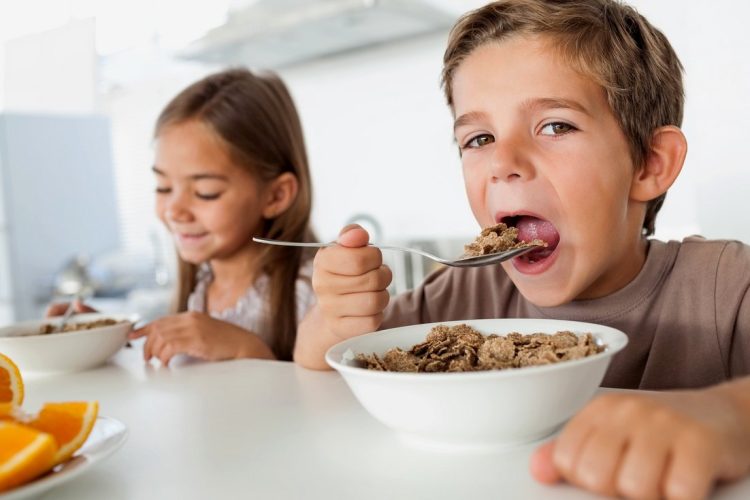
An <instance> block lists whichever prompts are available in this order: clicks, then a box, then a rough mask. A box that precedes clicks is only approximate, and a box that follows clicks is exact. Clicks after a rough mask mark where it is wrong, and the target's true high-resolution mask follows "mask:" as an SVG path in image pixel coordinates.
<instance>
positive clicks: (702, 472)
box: [663, 433, 718, 498]
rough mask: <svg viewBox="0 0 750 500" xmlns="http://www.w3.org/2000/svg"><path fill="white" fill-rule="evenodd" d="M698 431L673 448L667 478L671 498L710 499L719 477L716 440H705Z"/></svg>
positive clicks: (666, 494)
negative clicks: (709, 496) (711, 441)
mask: <svg viewBox="0 0 750 500" xmlns="http://www.w3.org/2000/svg"><path fill="white" fill-rule="evenodd" d="M696 434H697V433H685V435H684V437H682V438H681V439H678V440H677V441H676V444H674V445H673V448H672V456H671V462H670V464H669V467H668V468H667V472H666V477H665V481H664V492H663V494H664V496H666V497H667V498H707V497H708V494H709V492H710V491H711V488H712V487H713V483H714V480H715V478H716V466H717V455H718V454H717V453H715V450H714V449H712V445H715V443H710V444H709V443H705V442H704V443H701V440H700V437H697V436H696Z"/></svg>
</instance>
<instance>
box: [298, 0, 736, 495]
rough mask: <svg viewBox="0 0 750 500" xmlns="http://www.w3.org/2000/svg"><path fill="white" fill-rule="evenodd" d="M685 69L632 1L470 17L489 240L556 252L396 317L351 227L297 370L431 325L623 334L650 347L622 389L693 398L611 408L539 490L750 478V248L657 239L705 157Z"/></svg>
mask: <svg viewBox="0 0 750 500" xmlns="http://www.w3.org/2000/svg"><path fill="white" fill-rule="evenodd" d="M681 70H682V67H681V65H680V62H679V60H678V58H677V56H676V54H675V53H674V51H673V49H672V47H671V46H670V44H669V42H668V41H667V40H666V38H665V37H664V35H662V34H661V33H660V32H659V31H658V30H656V29H655V28H654V27H653V26H651V25H650V24H649V23H648V22H647V21H646V20H645V19H644V18H643V17H641V16H640V15H639V14H638V13H637V12H635V11H634V10H633V9H632V8H630V7H627V6H624V5H621V4H619V3H616V2H615V1H613V0H578V1H562V2H561V1H552V0H502V1H499V2H495V3H492V4H489V5H487V6H485V7H482V8H480V9H477V10H476V11H474V12H471V13H469V14H467V15H466V16H464V18H462V19H461V20H460V21H459V22H458V24H457V25H456V26H455V27H454V29H453V31H452V33H451V37H450V40H449V43H448V48H447V50H446V53H445V57H444V69H443V84H444V87H445V92H446V96H447V98H448V104H449V105H450V107H451V110H452V112H453V116H454V118H455V138H456V141H457V144H458V146H459V148H460V154H461V159H462V164H463V173H464V179H465V184H466V191H467V195H468V198H469V203H470V205H471V208H472V211H473V213H474V216H475V217H476V219H477V221H478V222H479V224H480V225H481V226H482V227H487V226H490V225H493V224H495V223H497V222H506V223H508V224H510V225H513V226H515V227H517V228H518V231H519V238H520V239H522V240H531V239H533V238H540V239H543V240H544V241H545V242H546V243H547V247H546V248H543V249H541V250H538V251H533V252H530V253H527V254H525V255H524V256H521V257H517V258H515V259H513V261H511V262H504V263H503V264H502V269H501V268H500V267H498V266H490V267H483V268H471V269H442V270H440V271H438V272H436V273H434V274H433V275H431V276H430V277H428V278H427V280H426V282H425V283H424V284H423V285H422V286H420V287H419V288H418V289H416V290H414V291H412V292H409V293H407V294H405V295H402V296H400V297H398V298H396V299H395V300H394V301H393V302H392V303H391V304H390V305H389V306H388V308H387V309H386V306H387V305H388V301H389V298H388V293H387V292H386V287H387V286H388V284H389V283H390V279H391V274H390V271H389V270H388V269H387V268H386V267H384V266H383V265H382V259H381V254H380V252H379V251H378V250H377V249H375V248H371V247H366V246H365V245H366V243H367V239H368V235H367V233H366V232H364V231H363V230H362V229H361V228H358V227H354V228H345V229H344V231H342V234H341V235H340V237H339V245H338V246H336V247H331V248H327V249H323V250H321V251H320V252H319V253H318V255H317V257H316V260H315V270H314V274H313V286H314V288H315V290H316V293H317V295H318V306H317V307H316V308H314V309H313V310H312V311H311V313H310V314H309V315H308V317H307V318H306V319H305V320H304V321H303V323H302V324H301V325H300V329H299V333H298V339H297V346H296V351H295V359H296V360H297V361H298V362H299V363H300V364H302V365H304V366H308V367H311V368H320V369H322V368H325V362H324V360H323V353H324V352H325V350H326V349H327V348H328V347H329V346H331V345H332V344H334V343H336V342H339V341H341V340H343V339H345V338H347V337H351V336H354V335H359V334H363V333H366V332H370V331H374V330H377V329H378V328H390V327H394V326H398V325H404V324H413V323H427V322H436V321H448V320H460V319H470V318H490V317H497V318H501V317H550V318H558V319H568V320H580V321H590V322H595V323H601V324H605V325H610V326H613V327H615V328H618V329H620V330H623V331H624V332H626V333H627V334H628V336H629V339H630V343H629V345H628V347H627V348H626V349H625V350H624V351H623V352H622V353H620V355H618V356H617V357H616V358H615V359H614V360H613V362H612V365H611V367H610V369H609V371H608V373H607V375H606V377H605V380H604V385H606V386H610V387H619V388H631V389H639V388H640V389H691V390H689V391H687V390H685V391H680V392H661V393H655V392H653V393H642V394H641V393H632V394H629V393H612V394H607V395H604V396H601V397H599V398H597V399H595V400H594V401H592V402H591V403H590V404H589V405H588V406H587V407H586V408H584V409H583V410H582V411H581V412H580V413H579V414H578V415H577V416H576V417H574V418H573V419H572V420H571V421H570V422H569V423H568V425H567V426H566V427H565V429H564V430H563V431H562V433H561V434H560V436H559V437H558V438H557V439H556V440H555V441H553V442H550V443H547V444H545V445H543V446H542V447H541V448H540V449H539V450H537V453H536V454H535V456H534V457H533V459H532V464H531V468H532V474H533V475H534V476H535V477H536V478H537V479H538V480H540V481H543V482H549V483H552V482H555V481H558V480H560V479H565V480H567V481H569V482H570V483H573V484H575V485H578V486H580V487H583V488H586V489H589V490H592V491H594V492H597V493H601V494H607V495H621V496H625V497H631V498H654V497H668V498H702V497H704V496H706V495H708V493H709V491H710V489H711V487H712V485H713V483H714V482H715V481H717V480H731V479H735V478H738V477H741V476H743V475H745V474H747V473H748V471H749V470H750V377H747V375H748V373H749V372H750V293H749V292H748V290H749V289H750V247H748V246H746V245H743V244H741V243H739V242H733V241H706V240H703V239H701V238H688V239H686V240H684V241H682V242H676V241H670V242H668V243H665V242H661V241H657V240H649V239H647V236H649V235H651V234H653V231H654V220H655V216H656V214H657V212H658V211H659V208H660V207H661V204H662V202H663V200H664V196H665V193H666V191H667V189H668V188H669V187H670V186H671V185H672V183H673V182H674V180H675V178H676V177H677V175H678V174H679V173H680V170H681V168H682V164H683V161H684V158H685V154H686V151H687V143H686V140H685V138H684V136H683V134H682V132H681V131H680V129H679V128H678V127H679V126H680V124H681V121H682V109H683V87H682V75H681ZM732 378H734V380H731V381H728V380H729V379H732Z"/></svg>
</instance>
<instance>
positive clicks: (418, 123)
mask: <svg viewBox="0 0 750 500" xmlns="http://www.w3.org/2000/svg"><path fill="white" fill-rule="evenodd" d="M483 3H484V2H483V1H480V0H422V1H419V0H380V1H377V0H255V1H252V0H192V1H191V2H180V1H177V0H130V1H128V2H124V1H114V0H102V1H94V0H67V1H60V0H1V1H0V44H1V45H2V50H0V325H3V324H6V323H9V322H11V321H18V320H23V319H30V318H34V317H37V316H39V315H41V314H43V310H44V306H45V305H46V304H47V303H48V302H49V301H50V300H52V299H53V298H54V297H62V298H64V297H65V295H66V294H72V293H76V292H79V291H81V292H83V293H84V294H87V295H88V296H90V297H91V298H90V299H89V300H90V302H92V303H93V304H94V305H96V306H98V307H100V308H102V309H105V310H110V311H114V310H117V311H128V312H137V313H139V314H141V315H142V316H143V317H144V318H145V319H148V318H152V317H154V316H156V315H159V314H161V313H163V312H164V311H165V310H166V307H167V304H168V301H169V297H170V290H171V284H172V265H173V252H172V248H171V242H170V241H169V239H168V237H167V236H166V233H165V232H164V231H163V230H162V229H161V228H160V226H159V225H158V224H157V221H156V219H155V217H154V215H153V188H154V184H153V178H152V174H151V172H150V165H151V162H152V154H153V151H152V145H151V133H152V126H153V123H154V120H155V118H156V116H157V114H158V112H159V111H160V109H161V108H162V106H163V105H164V104H165V103H166V101H167V100H168V99H169V98H171V97H172V96H173V95H174V94H175V93H176V92H178V91H179V90H180V89H182V88H183V87H184V86H185V85H187V84H188V83H190V82H192V81H194V80H195V79H197V78H200V77H202V76H204V75H205V74H207V73H209V72H212V71H214V70H217V69H219V68H222V67H225V66H227V65H238V64H244V65H247V66H250V67H251V68H272V69H275V70H276V71H278V72H279V73H280V74H281V76H282V77H283V78H284V79H285V80H286V82H287V84H288V85H289V87H290V90H291V92H292V94H293V96H294V98H295V100H296V103H297V105H298V108H299V111H300V114H301V118H302V121H303V126H304V128H305V134H306V140H307V146H308V151H309V155H310V160H311V168H312V172H313V181H314V188H315V208H314V212H313V223H314V227H315V229H316V231H317V234H318V236H319V238H321V239H323V240H330V239H333V238H335V236H336V234H337V232H338V230H339V228H340V227H341V226H342V225H344V224H345V223H347V222H349V221H351V220H358V221H360V222H362V223H363V224H364V225H365V226H366V227H368V228H370V229H372V230H373V231H374V232H375V233H377V234H376V237H377V239H379V240H380V241H388V242H392V243H401V244H407V245H418V246H422V247H424V248H428V249H432V250H435V251H436V252H438V253H443V254H446V255H450V254H457V253H459V252H460V249H461V245H462V244H463V243H464V242H466V241H469V240H470V239H471V238H473V237H474V235H475V234H476V233H477V231H478V227H477V225H476V223H475V222H474V220H473V218H472V216H471V213H470V211H469V208H468V204H467V202H466V200H465V195H464V192H463V185H462V180H461V172H460V164H459V160H458V155H457V152H456V147H455V144H454V143H453V140H452V134H451V130H452V121H451V117H450V113H449V111H448V109H447V108H446V106H445V104H444V100H443V96H442V94H441V91H440V88H439V74H440V64H441V60H442V52H443V49H444V46H445V41H446V38H447V33H448V28H449V27H450V25H451V24H452V23H453V22H454V21H455V20H456V19H457V17H458V16H459V15H460V14H461V13H463V12H465V11H466V10H469V9H471V8H475V7H477V6H479V5H482V4H483ZM630 3H631V4H632V5H634V6H635V7H637V8H638V9H639V10H640V11H641V12H642V13H643V14H644V15H646V16H647V17H648V18H649V19H650V20H651V22H652V23H654V24H655V25H656V26H658V27H659V28H660V29H662V30H663V31H664V32H665V34H666V35H667V36H668V38H669V39H670V40H671V41H672V43H673V45H674V46H675V48H676V50H677V53H678V54H679V55H680V57H681V59H682V62H683V64H684V66H685V70H686V75H685V81H686V89H687V107H686V113H685V122H684V127H683V128H684V130H685V133H686V135H687V136H688V140H689V142H690V152H689V154H688V159H687V163H686V165H685V168H684V170H683V174H682V175H681V176H680V178H679V179H678V181H677V183H676V185H675V186H674V187H673V188H672V190H671V191H670V193H669V195H668V198H667V202H666V204H665V206H664V208H663V209H662V212H661V214H660V216H659V220H658V224H657V237H659V238H662V239H670V238H682V237H684V236H686V235H689V234H695V233H700V234H703V235H705V236H708V237H726V238H735V239H741V240H744V241H750V224H748V215H747V206H748V205H747V199H748V196H747V194H748V189H747V187H746V186H747V185H750V173H748V169H747V168H746V165H747V160H746V144H747V142H748V141H747V136H748V131H747V129H745V119H746V117H747V116H748V115H750V100H748V98H747V94H748V91H750V63H749V62H748V60H747V53H746V49H745V48H746V47H748V46H750V32H748V30H746V29H745V28H746V27H745V23H746V19H747V18H748V15H750V4H747V3H745V2H740V1H732V0H715V1H712V2H705V1H698V0H695V1H693V0H659V1H658V2H656V1H648V0H632V1H631V2H630ZM387 259H388V260H389V263H390V264H391V265H392V266H393V267H394V270H395V273H394V276H395V279H394V285H393V289H392V291H394V292H396V291H401V290H404V289H406V288H409V287H411V286H413V285H414V284H416V283H418V282H419V280H420V279H421V278H422V277H423V275H424V273H425V272H427V271H428V270H429V269H428V268H427V265H426V263H425V262H423V261H422V260H421V259H411V258H408V257H404V256H400V255H398V256H396V255H388V256H387Z"/></svg>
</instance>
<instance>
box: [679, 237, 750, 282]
mask: <svg viewBox="0 0 750 500" xmlns="http://www.w3.org/2000/svg"><path fill="white" fill-rule="evenodd" d="M665 245H666V246H667V247H668V248H672V249H673V251H674V256H675V257H674V268H673V269H672V273H671V274H675V273H678V274H683V273H690V274H691V275H692V276H693V278H694V279H701V277H703V278H708V279H709V281H712V282H714V283H722V282H723V283H726V282H737V283H740V282H744V283H750V245H747V244H745V243H743V242H741V241H739V240H730V239H707V238H704V237H702V236H689V237H687V238H685V239H683V240H682V241H670V242H668V243H666V244H665Z"/></svg>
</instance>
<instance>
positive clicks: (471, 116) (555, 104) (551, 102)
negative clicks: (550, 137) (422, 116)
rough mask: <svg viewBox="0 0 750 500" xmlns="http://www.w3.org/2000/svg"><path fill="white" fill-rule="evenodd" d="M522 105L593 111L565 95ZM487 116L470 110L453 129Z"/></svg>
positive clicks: (530, 107)
mask: <svg viewBox="0 0 750 500" xmlns="http://www.w3.org/2000/svg"><path fill="white" fill-rule="evenodd" d="M521 106H522V107H523V108H527V109H534V108H540V109H572V110H574V111H580V112H581V113H585V114H587V115H591V113H589V110H588V109H586V106H584V105H583V104H581V103H580V102H578V101H575V100H573V99H565V98H563V97H538V98H531V99H527V100H526V101H524V102H523V103H522V104H521ZM486 117H487V114H486V113H483V112H481V111H470V112H469V113H466V114H463V115H461V116H459V117H458V118H456V120H455V121H454V122H453V130H454V132H455V130H456V129H457V128H458V127H460V126H462V125H466V124H468V123H471V122H474V121H481V120H483V119H485V118H486Z"/></svg>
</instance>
